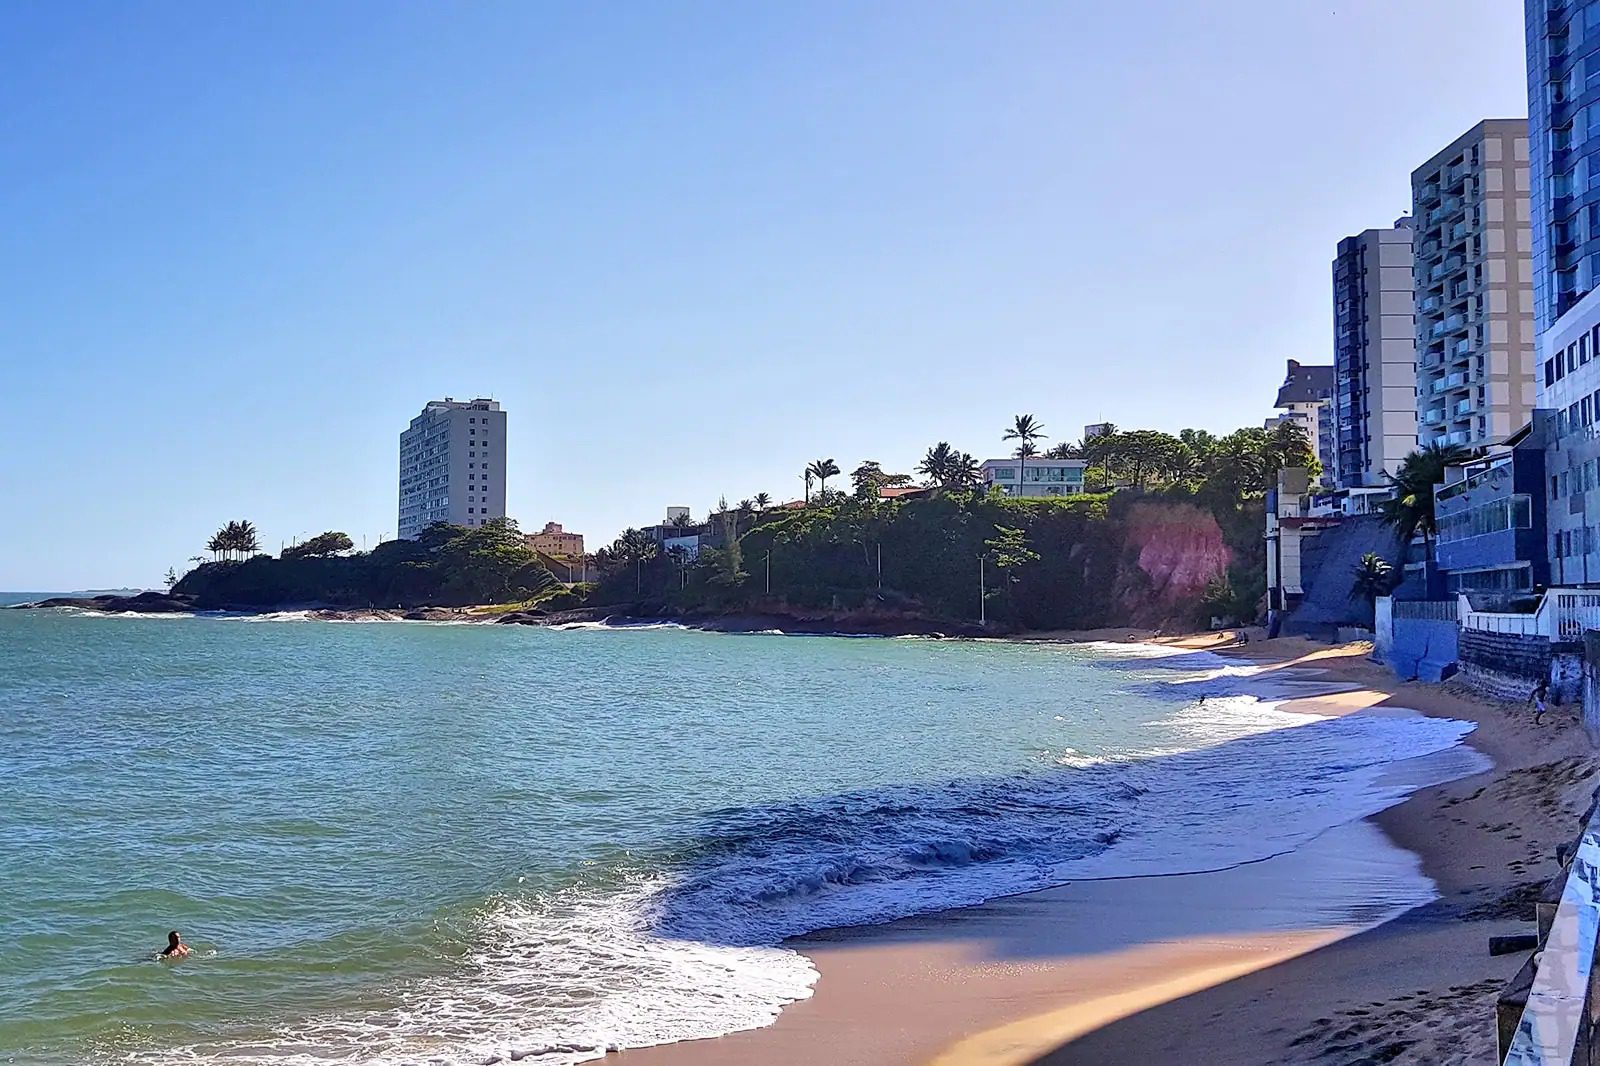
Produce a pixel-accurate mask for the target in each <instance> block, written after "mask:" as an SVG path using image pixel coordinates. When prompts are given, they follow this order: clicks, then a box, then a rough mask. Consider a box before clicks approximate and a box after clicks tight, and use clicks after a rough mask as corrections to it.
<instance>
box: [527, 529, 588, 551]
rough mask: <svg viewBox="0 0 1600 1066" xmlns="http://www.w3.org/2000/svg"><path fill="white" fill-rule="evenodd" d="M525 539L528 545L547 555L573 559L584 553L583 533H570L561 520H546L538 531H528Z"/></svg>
mask: <svg viewBox="0 0 1600 1066" xmlns="http://www.w3.org/2000/svg"><path fill="white" fill-rule="evenodd" d="M523 539H524V540H525V541H526V542H527V544H528V547H530V548H532V549H533V550H534V551H536V552H542V553H543V554H545V555H553V556H555V557H557V558H560V559H572V558H576V557H578V556H581V555H582V554H583V534H582V533H568V532H567V531H566V530H564V529H562V528H561V523H560V522H546V523H545V524H544V528H543V529H541V530H540V531H539V532H537V533H528V534H526V535H525V536H524V537H523Z"/></svg>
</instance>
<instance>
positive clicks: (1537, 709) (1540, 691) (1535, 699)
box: [1528, 677, 1550, 725]
mask: <svg viewBox="0 0 1600 1066" xmlns="http://www.w3.org/2000/svg"><path fill="white" fill-rule="evenodd" d="M1549 695H1550V682H1549V680H1548V679H1546V678H1543V677H1541V678H1540V679H1539V683H1538V684H1537V685H1535V686H1533V695H1532V696H1530V697H1528V698H1529V700H1530V701H1531V702H1532V703H1533V724H1534V725H1542V724H1543V719H1544V704H1545V699H1546V697H1548V696H1549Z"/></svg>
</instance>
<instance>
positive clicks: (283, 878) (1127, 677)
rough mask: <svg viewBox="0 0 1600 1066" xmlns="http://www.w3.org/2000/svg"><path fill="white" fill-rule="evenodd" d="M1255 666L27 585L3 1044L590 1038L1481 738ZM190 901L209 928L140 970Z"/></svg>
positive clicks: (445, 1056)
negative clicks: (39, 599) (1291, 690)
mask: <svg viewBox="0 0 1600 1066" xmlns="http://www.w3.org/2000/svg"><path fill="white" fill-rule="evenodd" d="M1248 675H1249V672H1248V671H1245V670H1242V669H1240V668H1237V667H1230V666H1229V664H1227V663H1226V662H1225V661H1224V660H1218V659H1216V658H1215V657H1211V656H1180V657H1176V658H1166V659H1160V658H1146V657H1141V656H1140V655H1139V653H1137V652H1136V651H1133V650H1120V651H1115V650H1108V649H1096V648H1084V647H1075V648H1074V647H1062V646H1047V645H1038V646H1018V645H1011V644H1002V643H991V642H945V641H924V640H869V639H859V640H858V639H846V638H830V637H814V638H811V637H807V638H802V637H780V636H768V635H749V636H728V635H715V634H703V633H696V632H689V631H684V630H679V629H675V628H653V629H628V630H615V629H603V628H594V627H579V628H574V629H567V630H543V629H534V628H525V627H513V626H465V625H427V624H339V623H323V622H311V621H303V620H294V619H293V618H285V619H269V620H249V619H218V618H125V617H96V616H92V615H86V614H83V613H79V612H65V611H38V612H20V611H0V1061H11V1062H25V1063H41V1064H52V1066H53V1064H58V1063H59V1064H65V1063H81V1062H111V1061H144V1062H171V1061H197V1062H222V1061H225V1062H231V1063H238V1062H260V1063H313V1062H315V1063H326V1062H329V1061H334V1062H361V1063H410V1062H440V1063H468V1062H487V1061H496V1060H497V1059H499V1058H501V1057H509V1056H511V1055H512V1054H517V1055H529V1056H530V1060H531V1061H534V1062H538V1063H550V1064H565V1063H571V1062H577V1061H582V1060H584V1059H587V1058H591V1057H594V1055H596V1054H598V1053H599V1052H600V1051H601V1050H603V1049H605V1048H607V1047H626V1046H640V1045H644V1044H650V1043H657V1042H662V1041H667V1040H673V1039H682V1038H686V1037H691V1036H704V1035H713V1034H715V1033H720V1032H727V1031H732V1030H734V1029H739V1028H748V1027H751V1026H755V1025H761V1024H766V1023H767V1022H769V1021H770V1020H771V1018H772V1017H773V1016H774V1015H775V1014H776V1012H777V1011H779V1010H780V1009H781V1008H782V1007H783V1005H784V1004H786V1003H788V1002H792V1001H793V1000H795V999H798V998H802V997H804V996H806V995H808V994H809V990H810V988H811V985H812V983H813V982H814V980H815V973H814V971H813V970H812V968H811V966H810V964H809V962H807V960H805V959H804V958H803V957H802V956H800V955H798V954H796V953H794V952H792V951H789V950H787V949H785V948H782V947H780V946H777V945H778V944H779V942H780V941H781V939H782V938H783V937H785V936H788V935H792V934H796V933H801V932H805V931H808V930H813V929H817V928H822V927H826V926H832V925H839V924H851V923H862V922H878V921H884V920H888V919H891V918H894V917H898V916H902V915H905V914H910V913H916V912H920V911H926V910H931V909H937V908H940V907H944V906H951V905H959V904H966V903H973V902H978V901H980V900H982V899H987V898H992V897H994V896H997V895H1001V894H1005V893H1009V892H1015V891H1021V890H1024V889H1028V888H1036V887H1043V886H1044V885H1048V884H1055V883H1060V882H1062V881H1064V880H1068V879H1072V878H1076V877H1101V876H1115V875H1118V874H1123V873H1147V872H1159V871H1165V870H1178V869H1203V868H1217V867H1220V866H1224V865H1228V864H1231V863H1234V862H1242V861H1247V860H1249V859H1253V858H1260V857H1263V856H1264V855H1265V854H1272V853H1275V852H1277V851H1282V850H1286V849H1288V848H1291V847H1294V846H1297V845H1298V844H1299V843H1302V842H1304V841H1305V840H1307V839H1310V837H1312V836H1314V835H1315V834H1316V833H1318V832H1320V831H1322V830H1323V829H1325V828H1327V827H1328V826H1331V825H1335V824H1340V823H1341V822H1344V821H1349V820H1351V819H1353V818H1358V817H1361V816H1362V815H1364V814H1366V813H1370V812H1371V811H1372V810H1376V809H1379V808H1381V807H1382V806H1385V805H1387V804H1388V803H1392V802H1394V801H1395V800H1396V799H1398V798H1399V797H1400V796H1401V795H1403V791H1404V790H1403V789H1400V788H1399V787H1398V786H1396V785H1394V784H1393V778H1394V775H1392V774H1388V775H1386V774H1385V773H1384V770H1385V769H1386V768H1387V767H1389V766H1390V765H1391V764H1392V763H1394V762H1395V761H1396V760H1403V759H1409V758H1414V757H1419V756H1423V755H1427V754H1428V753H1430V752H1437V751H1440V750H1443V749H1446V748H1449V747H1451V746H1452V745H1455V744H1457V743H1459V741H1460V740H1461V738H1462V737H1463V736H1464V735H1465V732H1466V730H1467V729H1468V728H1469V727H1467V726H1465V725H1463V724H1461V723H1453V722H1447V721H1441V720H1429V719H1413V718H1396V717H1387V718H1378V717H1374V718H1367V717H1365V716H1362V717H1358V718H1354V719H1340V720H1323V719H1315V718H1310V717H1307V716H1304V715H1296V714H1290V713H1287V712H1285V711H1282V710H1279V709H1277V708H1276V707H1275V706H1274V705H1273V702H1272V700H1271V699H1267V698H1262V697H1264V696H1266V697H1277V696H1281V695H1282V693H1277V692H1272V693H1269V692H1266V691H1265V690H1264V689H1262V688H1261V687H1260V684H1259V683H1258V682H1257V681H1255V680H1253V679H1252V678H1251V677H1249V676H1248ZM1252 686H1255V687H1254V688H1253V687H1252ZM1202 694H1205V695H1207V696H1208V697H1209V698H1208V699H1207V700H1206V701H1205V702H1204V703H1203V704H1202V703H1201V701H1200V700H1199V696H1200V695H1202ZM1285 781H1292V782H1293V788H1291V789H1285V787H1284V785H1283V782H1285ZM1269 802H1270V804H1271V806H1272V817H1271V818H1270V819H1268V820H1267V821H1268V822H1270V824H1267V825H1262V824H1261V823H1262V822H1263V818H1262V811H1263V805H1264V804H1266V803H1269ZM1394 902H1414V901H1394ZM169 928H178V929H181V930H183V931H184V933H185V936H186V938H187V939H188V940H190V941H191V943H192V944H193V945H194V947H195V949H196V954H195V956H194V957H193V958H191V959H189V960H187V961H185V962H183V963H181V964H176V965H173V964H161V963H156V962H153V961H151V960H150V956H151V955H152V953H153V952H154V951H155V950H156V949H158V948H159V947H160V946H161V945H162V943H163V941H164V937H165V933H166V931H167V930H168V929H169Z"/></svg>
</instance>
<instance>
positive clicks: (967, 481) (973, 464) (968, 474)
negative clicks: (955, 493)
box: [950, 452, 983, 489]
mask: <svg viewBox="0 0 1600 1066" xmlns="http://www.w3.org/2000/svg"><path fill="white" fill-rule="evenodd" d="M982 481H983V473H982V470H981V469H980V468H979V466H978V460H976V459H974V458H973V457H972V453H970V452H957V453H956V454H955V456H954V457H953V458H952V459H951V460H950V484H951V485H952V486H953V487H955V488H958V489H975V488H977V487H978V486H979V484H981V483H982Z"/></svg>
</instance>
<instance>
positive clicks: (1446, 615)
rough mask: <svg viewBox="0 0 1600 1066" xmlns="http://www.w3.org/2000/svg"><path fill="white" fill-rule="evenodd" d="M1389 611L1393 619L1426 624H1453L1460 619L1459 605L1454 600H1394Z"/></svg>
mask: <svg viewBox="0 0 1600 1066" xmlns="http://www.w3.org/2000/svg"><path fill="white" fill-rule="evenodd" d="M1390 609H1391V610H1392V611H1393V617H1395V618H1410V619H1417V620H1421V621H1428V622H1455V621H1458V620H1459V619H1460V617H1461V607H1460V604H1458V603H1457V602H1456V601H1455V600H1395V601H1394V604H1393V605H1392V607H1391V608H1390Z"/></svg>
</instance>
